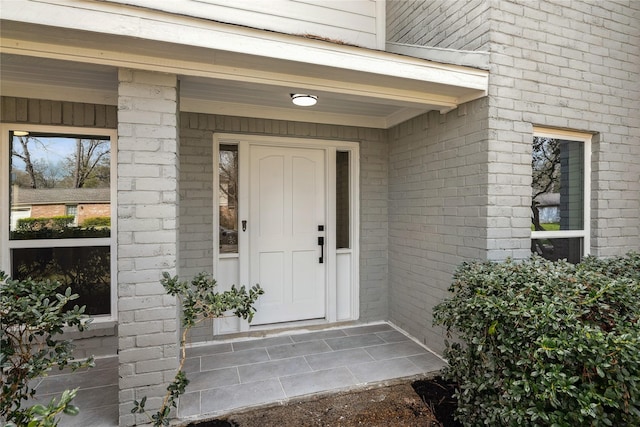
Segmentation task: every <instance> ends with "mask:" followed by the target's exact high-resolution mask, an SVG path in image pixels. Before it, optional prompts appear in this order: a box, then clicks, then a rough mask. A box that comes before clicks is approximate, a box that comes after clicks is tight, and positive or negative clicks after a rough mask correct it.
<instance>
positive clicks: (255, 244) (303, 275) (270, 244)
mask: <svg viewBox="0 0 640 427" xmlns="http://www.w3.org/2000/svg"><path fill="white" fill-rule="evenodd" d="M325 157H326V151H325V150H322V149H314V148H292V147H276V146H267V145H251V146H250V148H249V163H250V168H249V182H248V184H249V188H248V193H249V194H248V196H249V216H248V223H247V224H246V232H247V233H248V237H249V248H250V249H249V270H250V271H249V283H252V284H255V283H259V284H260V286H261V287H262V288H264V290H265V294H264V295H263V296H261V297H260V298H259V299H258V303H257V305H256V309H257V313H256V315H255V317H254V319H253V322H252V325H261V324H270V323H279V322H290V321H298V320H308V319H323V318H325V317H326V292H327V284H326V275H327V274H326V265H327V264H326V260H321V259H320V258H321V254H322V249H325V251H324V252H325V253H326V247H325V248H321V246H320V245H319V240H318V238H319V237H323V238H326V234H325V231H319V230H320V228H321V229H322V230H326V215H327V212H326V211H327V209H326V200H327V190H326V177H325V168H326V165H325V163H326V158H325Z"/></svg>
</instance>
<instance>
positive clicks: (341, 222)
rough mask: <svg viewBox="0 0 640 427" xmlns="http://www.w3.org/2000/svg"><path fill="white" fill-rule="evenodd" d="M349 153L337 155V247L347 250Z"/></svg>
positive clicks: (338, 153)
mask: <svg viewBox="0 0 640 427" xmlns="http://www.w3.org/2000/svg"><path fill="white" fill-rule="evenodd" d="M349 176H350V174H349V152H347V151H338V152H337V153H336V247H337V249H346V248H349V247H350V242H349V235H350V230H349V216H350V213H349V207H350V206H349V198H350V195H349Z"/></svg>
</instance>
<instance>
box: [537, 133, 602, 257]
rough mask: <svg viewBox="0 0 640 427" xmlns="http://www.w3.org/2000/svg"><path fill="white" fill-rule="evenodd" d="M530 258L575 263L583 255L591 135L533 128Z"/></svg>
mask: <svg viewBox="0 0 640 427" xmlns="http://www.w3.org/2000/svg"><path fill="white" fill-rule="evenodd" d="M531 167H532V183H531V190H532V198H531V199H532V200H531V252H532V253H536V254H538V255H540V256H542V257H544V258H547V259H549V260H559V259H566V260H567V261H569V262H572V263H578V262H580V260H581V259H582V258H583V257H584V256H585V255H588V253H589V246H590V243H589V235H590V231H589V211H590V204H589V201H590V189H591V185H590V179H589V178H590V175H591V135H589V134H584V133H578V132H569V131H560V130H550V129H544V128H534V134H533V149H532V160H531Z"/></svg>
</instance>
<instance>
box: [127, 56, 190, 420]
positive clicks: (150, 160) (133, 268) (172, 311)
mask: <svg viewBox="0 0 640 427" xmlns="http://www.w3.org/2000/svg"><path fill="white" fill-rule="evenodd" d="M118 77H119V86H118V201H117V202H118V349H119V353H118V355H119V363H120V366H119V373H120V393H119V401H120V425H121V426H129V425H133V424H141V423H145V422H147V419H146V417H144V418H143V417H142V416H141V415H137V416H134V415H132V414H131V408H132V407H133V400H134V399H138V400H139V399H140V398H142V397H143V396H147V397H148V400H147V405H146V406H147V408H148V409H149V410H153V411H155V410H157V408H159V407H160V405H161V400H162V396H164V393H165V389H166V386H167V384H168V382H169V381H170V380H171V379H172V378H173V376H174V375H175V370H176V368H177V366H178V356H179V348H178V336H177V334H178V332H177V330H178V328H177V326H178V309H177V304H176V300H175V298H173V297H169V296H168V295H166V294H165V292H164V288H163V287H162V285H160V282H159V280H160V278H161V274H162V272H163V271H168V272H169V273H170V274H171V275H175V274H176V268H177V259H178V257H177V253H178V169H179V168H178V165H179V162H178V125H177V122H178V99H179V97H178V84H177V76H175V75H172V74H161V73H152V72H146V71H136V70H128V69H121V70H119V74H118Z"/></svg>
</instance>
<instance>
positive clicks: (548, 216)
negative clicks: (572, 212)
mask: <svg viewBox="0 0 640 427" xmlns="http://www.w3.org/2000/svg"><path fill="white" fill-rule="evenodd" d="M533 202H534V203H535V205H536V206H537V208H538V213H539V215H540V224H559V223H560V193H545V194H540V195H538V196H537V197H536V198H535V199H534V201H533Z"/></svg>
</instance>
